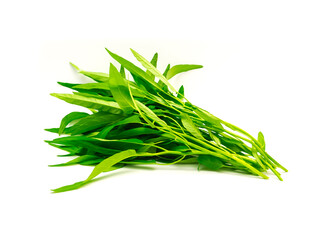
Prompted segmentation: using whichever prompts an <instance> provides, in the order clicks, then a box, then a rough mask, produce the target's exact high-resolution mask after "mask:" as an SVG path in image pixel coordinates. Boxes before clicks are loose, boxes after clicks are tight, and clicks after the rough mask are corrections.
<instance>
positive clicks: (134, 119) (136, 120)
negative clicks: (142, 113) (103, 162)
mask: <svg viewBox="0 0 336 240" xmlns="http://www.w3.org/2000/svg"><path fill="white" fill-rule="evenodd" d="M130 123H141V120H140V118H139V116H137V115H133V116H130V117H128V118H125V119H123V120H121V121H118V122H116V123H114V124H112V125H110V126H107V127H105V128H104V129H103V130H102V131H101V132H100V133H99V134H98V135H97V137H99V138H105V137H106V136H107V134H108V133H109V132H110V131H111V130H112V129H113V128H114V127H116V126H120V125H124V124H130Z"/></svg>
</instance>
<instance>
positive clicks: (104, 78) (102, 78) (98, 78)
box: [70, 62, 109, 82]
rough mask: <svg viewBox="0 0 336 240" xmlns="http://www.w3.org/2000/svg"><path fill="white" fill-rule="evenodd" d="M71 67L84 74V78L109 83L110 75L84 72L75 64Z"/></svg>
mask: <svg viewBox="0 0 336 240" xmlns="http://www.w3.org/2000/svg"><path fill="white" fill-rule="evenodd" d="M70 64H71V66H73V67H74V68H75V69H76V70H77V72H79V73H81V74H83V75H84V76H87V77H89V78H91V79H93V80H95V81H97V82H107V81H108V79H109V75H108V74H106V73H101V72H88V71H84V70H81V69H80V68H78V67H77V66H76V65H75V64H73V63H71V62H70Z"/></svg>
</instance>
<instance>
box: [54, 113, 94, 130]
mask: <svg viewBox="0 0 336 240" xmlns="http://www.w3.org/2000/svg"><path fill="white" fill-rule="evenodd" d="M88 115H89V114H88V113H85V112H72V113H69V114H67V115H66V116H65V117H64V118H63V119H62V121H61V125H60V127H59V130H58V134H59V135H61V134H62V133H63V132H64V129H65V128H66V126H68V124H70V123H71V122H72V121H74V120H77V119H80V118H83V117H86V116H88Z"/></svg>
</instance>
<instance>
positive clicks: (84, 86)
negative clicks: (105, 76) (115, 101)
mask: <svg viewBox="0 0 336 240" xmlns="http://www.w3.org/2000/svg"><path fill="white" fill-rule="evenodd" d="M72 89H89V90H90V89H102V90H110V88H109V86H108V84H107V83H105V82H104V83H84V84H77V85H75V86H73V87H72Z"/></svg>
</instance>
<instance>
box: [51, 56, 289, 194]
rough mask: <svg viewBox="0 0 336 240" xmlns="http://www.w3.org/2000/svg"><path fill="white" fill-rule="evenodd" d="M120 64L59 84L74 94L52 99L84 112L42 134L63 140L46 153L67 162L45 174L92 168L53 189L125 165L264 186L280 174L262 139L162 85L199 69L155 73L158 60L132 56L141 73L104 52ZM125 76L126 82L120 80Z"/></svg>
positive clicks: (178, 67)
mask: <svg viewBox="0 0 336 240" xmlns="http://www.w3.org/2000/svg"><path fill="white" fill-rule="evenodd" d="M107 51H108V53H109V54H110V56H111V57H112V58H113V59H114V60H116V61H117V62H118V63H119V64H120V71H118V70H117V68H116V67H115V66H114V65H113V64H112V63H111V64H110V70H109V73H108V74H107V73H99V72H88V71H84V70H81V69H80V68H78V67H77V66H76V65H74V64H72V66H73V67H74V68H75V69H76V70H77V71H78V72H79V73H81V74H83V75H85V76H86V77H88V78H90V79H92V80H93V81H94V82H92V83H83V84H75V83H63V82H59V84H61V85H62V86H65V87H67V88H70V89H72V90H74V92H73V94H56V93H53V94H51V95H52V96H55V97H57V98H59V99H61V100H64V101H66V102H68V103H71V104H75V105H79V106H82V107H84V108H87V109H88V110H89V112H90V111H91V113H88V112H72V113H69V114H67V115H66V116H65V117H64V118H63V119H62V121H61V124H60V127H59V128H51V129H46V130H48V131H50V132H53V133H58V134H59V135H62V136H60V137H58V138H56V139H54V140H52V141H46V142H47V143H49V144H50V145H51V146H54V147H57V148H59V149H62V150H64V151H66V152H67V154H65V155H62V156H72V157H74V158H73V159H72V160H70V161H67V162H64V163H60V164H55V165H51V166H70V165H76V164H79V165H83V166H94V169H93V171H92V173H91V174H90V175H89V177H88V178H86V179H85V180H83V181H79V182H77V183H74V184H71V185H67V186H64V187H60V188H57V189H54V190H53V192H64V191H69V190H74V189H78V188H80V187H82V186H84V185H86V184H87V183H89V182H91V181H92V180H94V179H95V178H96V177H97V176H98V175H100V174H101V173H103V172H109V171H113V170H117V169H120V168H122V167H125V166H127V165H137V164H139V165H143V164H180V163H191V164H197V165H198V166H203V167H204V168H207V169H210V170H215V171H216V170H220V169H223V168H225V169H229V170H232V171H238V172H245V173H249V174H253V175H257V176H260V177H262V178H268V177H267V175H265V172H266V171H267V170H268V169H269V170H271V171H272V172H273V173H274V174H275V175H276V176H277V177H278V178H279V179H280V180H281V177H280V174H279V172H278V171H277V170H276V169H277V168H281V169H283V170H284V171H287V170H286V169H285V168H284V167H283V166H281V165H280V164H279V163H278V162H277V161H275V160H274V159H273V158H272V157H271V156H270V155H269V154H268V153H267V152H266V151H265V139H264V135H263V134H262V133H261V132H260V133H259V135H258V139H255V138H253V137H252V136H251V135H250V134H248V133H247V132H245V131H244V130H242V129H240V128H238V127H236V126H234V125H232V124H230V123H227V122H225V121H223V120H221V119H219V118H217V117H215V116H213V115H212V114H210V113H209V112H207V111H205V110H204V109H201V108H199V107H197V106H195V105H193V104H191V103H190V102H189V101H188V100H187V99H186V98H185V96H184V87H183V86H181V87H180V89H179V90H178V91H176V90H175V89H174V87H173V86H172V85H171V84H170V83H169V79H171V78H172V77H174V76H175V75H177V74H179V73H182V72H186V71H189V70H193V69H198V68H201V67H202V66H200V65H186V64H182V65H176V66H172V67H171V66H170V65H169V64H168V66H167V68H166V69H165V71H164V72H163V73H161V72H160V71H159V70H158V69H157V61H158V54H157V53H156V54H155V55H154V56H153V58H152V60H151V61H147V60H146V59H145V58H144V57H143V56H141V55H140V54H139V53H137V52H135V51H134V50H132V53H133V55H134V56H135V58H136V59H137V60H138V61H139V62H140V63H141V65H142V66H143V67H144V68H145V70H143V69H141V68H140V67H138V66H136V65H135V64H133V63H131V62H130V61H128V60H126V59H124V58H122V57H120V56H118V55H117V54H115V53H112V52H111V51H109V50H107ZM125 70H127V71H128V72H129V73H130V75H131V76H132V79H127V78H126V76H127V75H128V74H126V72H125Z"/></svg>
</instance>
